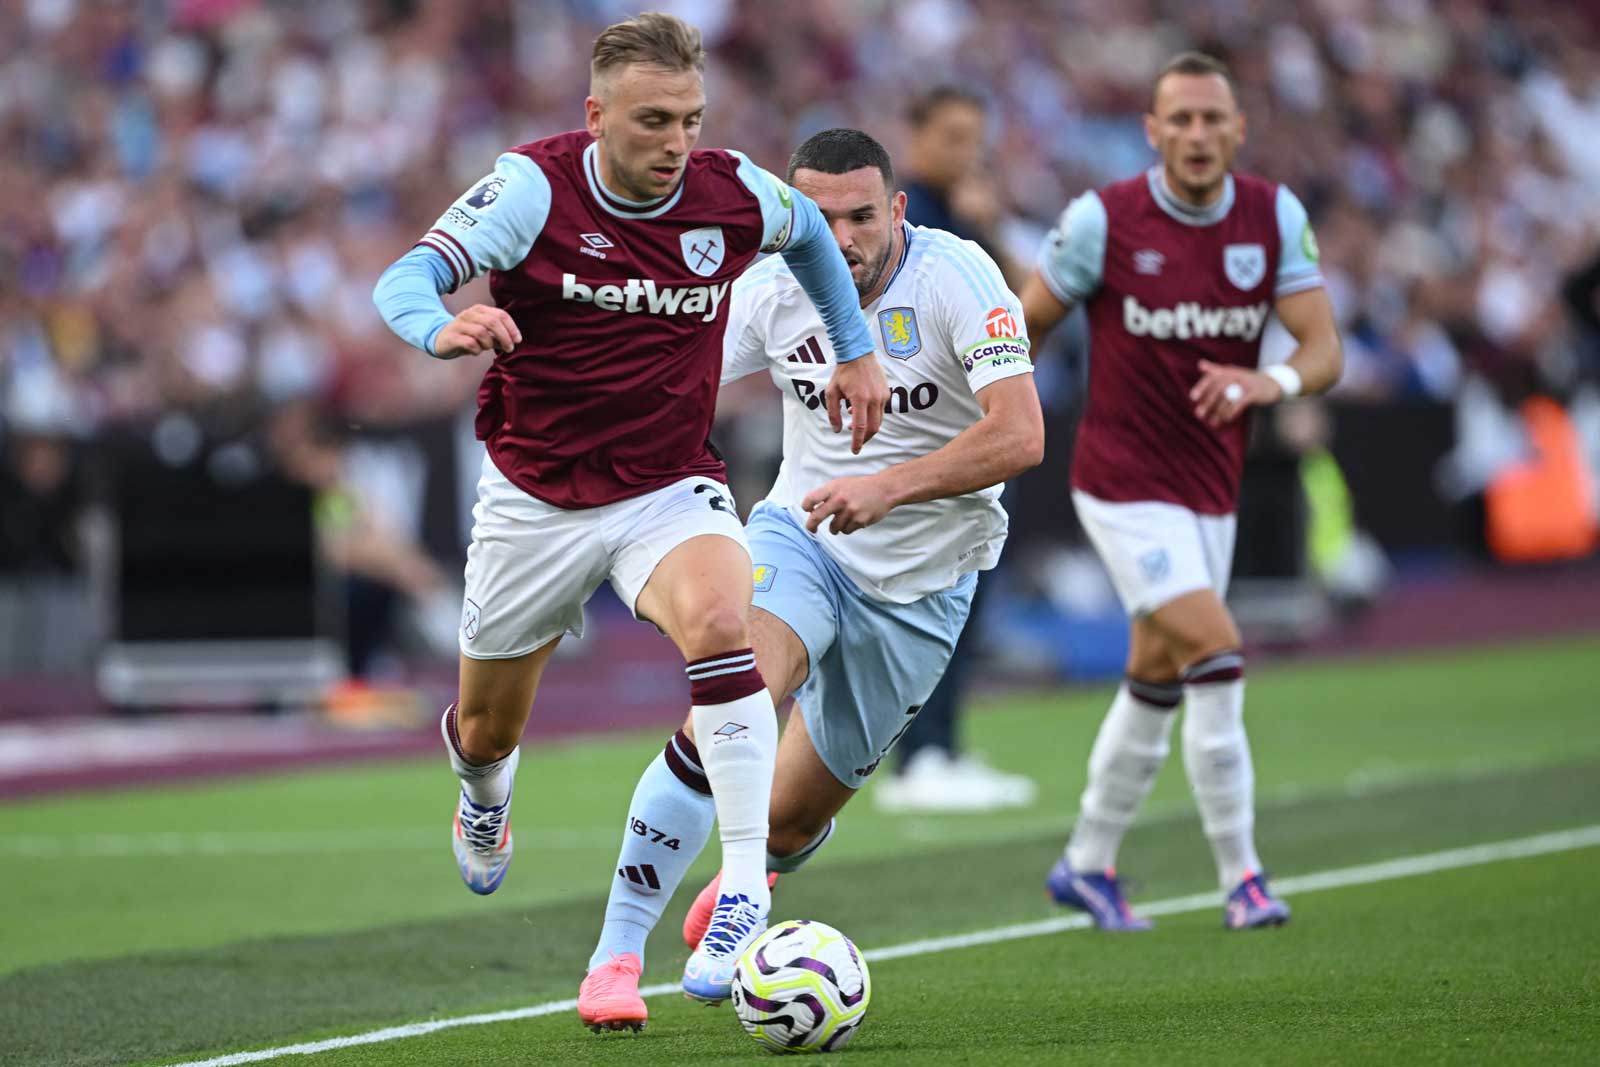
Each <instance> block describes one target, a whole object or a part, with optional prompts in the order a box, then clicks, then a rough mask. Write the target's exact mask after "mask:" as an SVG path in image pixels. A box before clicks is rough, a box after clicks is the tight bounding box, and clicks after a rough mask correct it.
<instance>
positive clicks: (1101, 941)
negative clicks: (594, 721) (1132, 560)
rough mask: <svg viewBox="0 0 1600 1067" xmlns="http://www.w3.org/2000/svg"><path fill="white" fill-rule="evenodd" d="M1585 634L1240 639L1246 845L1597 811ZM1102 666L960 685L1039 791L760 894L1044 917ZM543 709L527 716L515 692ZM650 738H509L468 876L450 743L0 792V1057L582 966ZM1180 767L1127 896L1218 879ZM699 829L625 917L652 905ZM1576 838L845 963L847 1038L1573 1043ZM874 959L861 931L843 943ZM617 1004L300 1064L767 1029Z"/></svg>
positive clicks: (1581, 985)
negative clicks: (315, 765)
mask: <svg viewBox="0 0 1600 1067" xmlns="http://www.w3.org/2000/svg"><path fill="white" fill-rule="evenodd" d="M1597 664H1600V642H1597V641H1595V640H1593V639H1589V640H1571V641H1565V642H1559V643H1550V644H1541V645H1522V646H1513V647H1506V648H1499V649H1492V650H1474V651H1471V652H1461V653H1452V654H1444V655H1431V656H1426V657H1417V658H1408V659H1404V660H1401V659H1396V660H1387V661H1372V660H1350V661H1342V662H1327V663H1318V664H1315V665H1303V666H1281V667H1277V668H1267V669H1262V670H1259V671H1257V672H1256V673H1255V675H1254V676H1253V678H1252V681H1251V685H1250V693H1249V701H1248V708H1249V717H1248V721H1249V724H1250V731H1251V742H1252V746H1253V748H1254V751H1255V757H1256V765H1257V775H1258V797H1259V801H1260V809H1261V810H1260V815H1259V818H1258V823H1259V836H1260V844H1261V850H1262V854H1263V856H1264V858H1265V859H1266V861H1267V862H1268V863H1269V864H1270V865H1271V869H1272V871H1273V873H1274V874H1275V875H1278V876H1280V877H1286V878H1287V877H1293V876H1296V875H1300V874H1305V873H1308V872H1314V871H1321V870H1327V869H1330V868H1337V867H1344V866H1348V865H1352V864H1358V863H1367V862H1372V861H1376V860H1384V859H1389V858H1393V857H1399V856H1407V855H1413V854H1416V853H1422V852H1431V851H1435V850H1438V849H1449V848H1458V847H1461V846H1465V845H1472V844H1478V843H1482V842H1489V841H1499V840H1506V839H1511V838H1517V837H1521V836H1525V835H1529V834H1536V833H1541V832H1545V831H1550V830H1559V829H1565V828H1571V827H1581V826H1588V825H1593V824H1597V823H1600V730H1597V729H1596V728H1595V726H1594V719H1593V710H1592V709H1593V698H1592V686H1593V682H1594V679H1595V677H1596V673H1595V672H1596V669H1597V668H1596V665H1597ZM1108 696H1109V691H1108V690H1107V691H1098V690H1097V691H1093V692H1075V693H1070V694H1037V695H1030V696H1024V697H1016V698H1008V699H1006V700H1004V701H1002V702H996V704H995V705H994V707H993V708H992V709H990V710H988V711H987V712H986V713H984V714H980V715H975V716H973V717H972V718H971V719H970V720H969V722H968V726H969V732H970V734H971V739H972V743H973V746H974V747H976V748H978V749H981V750H983V751H985V752H986V753H987V755H988V756H989V758H990V759H992V760H993V761H994V762H996V763H998V764H1000V765H1002V766H1005V767H1007V768H1010V769H1017V770H1024V771H1027V772H1028V773H1030V774H1032V775H1034V777H1035V778H1036V779H1038V780H1039V782H1040V785H1041V798H1040V801H1039V802H1038V804H1037V805H1036V806H1035V807H1034V808H1033V809H1031V810H1028V811H1024V812H1021V813H1015V812H1014V813H1009V814H1005V815H995V816H967V817H946V818H917V819H905V818H890V817H887V816H882V815H879V814H878V813H877V812H875V811H874V810H873V809H872V806H871V803H870V797H862V798H860V799H858V800H857V801H856V803H855V804H854V805H852V807H851V808H850V809H849V810H848V811H847V812H846V813H845V817H844V818H843V819H841V824H840V833H839V834H838V835H836V839H835V841H834V842H832V843H830V844H829V846H828V848H827V849H826V850H824V852H823V853H822V854H820V855H819V857H818V858H817V860H816V861H815V862H814V863H813V864H811V865H810V866H808V867H807V868H806V870H805V871H803V872H801V873H800V874H797V875H794V876H791V877H789V878H786V879H785V880H784V881H783V882H781V883H780V885H779V888H778V891H777V893H776V896H775V906H774V915H775V917H780V918H782V917H813V918H818V919H822V920H824V921H827V922H829V923H832V924H834V925H836V926H839V927H840V928H841V929H844V930H845V931H846V932H847V933H849V934H850V936H851V937H852V938H853V939H854V940H855V941H856V942H857V944H858V945H861V946H862V947H863V948H866V949H868V950H869V953H870V950H871V949H872V948H874V947H881V946H886V945H892V944H899V943H902V942H907V941H913V940H917V939H921V938H929V937H937V936H940V935H945V934H955V933H963V932H967V931H977V930H983V929H987V928H992V927H996V926H1002V925H1005V924H1009V923H1018V922H1027V921H1030V920H1037V919H1041V918H1047V917H1050V916H1052V915H1056V914H1059V912H1057V911H1055V910H1053V909H1052V907H1051V906H1050V905H1049V904H1048V903H1047V902H1046V901H1045V899H1044V896H1043V889H1042V878H1043V874H1044V871H1045V869H1046V868H1047V867H1048V865H1049V864H1050V862H1051V861H1052V860H1053V859H1054V857H1055V855H1056V854H1057V853H1058V851H1059V849H1060V847H1061V844H1062V841H1063V838H1064V836H1065V833H1066V830H1067V828H1068V827H1069V825H1070V820H1071V814H1072V811H1073V809H1074V807H1075V798H1076V794H1077V792H1078V791H1079V790H1080V789H1081V788H1082V782H1083V774H1084V770H1083V762H1084V759H1085V757H1086V755H1087V752H1088V747H1089V744H1090V741H1091V740H1092V737H1093V734H1094V730H1095V729H1096V728H1097V726H1098V724H1099V719H1100V715H1101V713H1102V711H1103V709H1104V706H1105V702H1106V700H1107V698H1108ZM536 713H537V712H536ZM661 740H662V737H661V736H659V735H657V734H654V733H653V734H650V735H629V736H611V737H606V738H601V739H594V740H587V741H580V742H572V743H568V744H563V745H559V746H552V747H550V748H548V749H545V750H543V751H540V752H529V753H526V754H525V757H524V760H523V765H522V769H521V771H520V774H519V785H518V796H517V841H518V853H517V859H516V861H515V863H514V864H513V866H512V870H511V873H510V875H509V876H508V878H507V882H506V884H505V886H504V887H503V888H502V889H501V891H500V892H499V893H497V894H495V895H494V896H493V897H490V898H486V899H479V898H476V897H473V896H472V895H471V894H469V893H467V892H466V890H465V889H463V888H462V887H461V886H460V885H459V882H458V881H457V879H456V876H455V873H454V867H453V863H452V861H451V859H450V856H449V847H448V844H447V843H446V833H447V826H448V818H449V812H450V806H451V804H452V798H453V794H454V786H453V781H452V779H451V777H450V774H449V771H448V769H447V768H446V767H445V766H444V763H443V760H442V759H441V760H439V761H423V762H418V763H410V764H397V765H389V766H383V767H361V768H356V769H352V770H343V771H330V770H318V771H314V772H307V773H303V774H292V775H282V776H276V777H270V778H259V779H252V780H247V781H240V782H234V783H227V784H207V785H197V786H186V787H181V788H175V789H168V790H137V791H129V792H124V793H117V794H97V795H92V796H82V797H73V798H57V799H49V800H41V801H33V802H27V803H21V804H16V805H12V806H8V807H6V808H0V871H3V872H4V875H3V880H0V900H3V906H0V924H3V934H0V1064H11V1063H17V1064H34V1063H39V1064H158V1063H173V1062H181V1061H189V1060H196V1059H201V1058H205V1057H208V1056H216V1055H224V1054H228V1053H234V1052H239V1051H242V1050H249V1049H265V1048H271V1047H277V1046H283V1045H288V1044H293V1043H296V1042H303V1041H308V1040H316V1039H320V1038H327V1037H332V1036H337V1035H342V1034H356V1033H361V1032H364V1031H370V1030H372V1029H375V1028H378V1027H383V1026H390V1025H396V1024H402V1023H407V1022H414V1021H418V1020H423V1019H429V1018H443V1017H451V1016H459V1015H466V1014H472V1013H479V1012H489V1011H495V1010H500V1009H515V1008H522V1007H526V1006H528V1005H531V1004H540V1003H547V1002H553V1001H558V1000H563V999H565V998H570V997H572V996H575V995H576V990H577V984H578V980H579V978H580V977H581V973H582V968H583V965H584V962H585V961H586V959H587V957H588V954H589V952H590V950H591V948H592V946H593V941H594V937H595V935H596V933H597V931H598V925H599V920H600V915H601V911H602V909H603V902H604V894H605V891H606V889H607V887H608V885H609V877H610V876H611V874H612V861H613V860H614V858H615V855H616V849H617V845H618V842H619V832H620V827H621V824H622V821H623V816H624V814H625V810H626V804H627V798H628V794H629V793H630V792H631V789H632V785H633V781H634V779H635V777H636V775H637V773H638V771H639V769H641V768H642V767H643V766H644V765H645V763H646V762H648V760H649V759H650V758H652V756H653V754H654V752H655V751H657V750H658V749H659V746H660V744H661ZM1179 764H1180V761H1179V760H1177V759H1176V758H1174V759H1173V760H1172V761H1170V765H1169V766H1168V768H1167V770H1166V772H1164V773H1163V775H1162V779H1161V781H1160V782H1159V783H1158V786H1157V792H1156V794H1155V795H1154V796H1153V797H1152V800H1151V803H1150V805H1149V806H1148V807H1147V815H1148V818H1147V819H1146V820H1145V822H1144V823H1142V824H1141V826H1140V827H1138V828H1136V829H1135V831H1134V832H1133V833H1132V834H1131V835H1130V837H1129V839H1128V843H1127V846H1126V847H1125V848H1124V850H1123V855H1122V870H1123V872H1124V874H1125V875H1130V876H1132V877H1133V878H1135V879H1136V880H1138V882H1139V883H1140V890H1139V893H1138V895H1137V896H1136V897H1135V903H1136V904H1137V903H1138V902H1139V901H1140V900H1146V901H1148V900H1156V899H1162V898H1169V897H1172V896H1175V895H1178V894H1193V893H1197V892H1206V891H1210V890H1214V889H1215V886H1214V882H1213V879H1212V874H1211V865H1210V860H1209V855H1208V851H1207V849H1206V846H1205V843H1204V840H1203V838H1202V836H1201V834H1200V831H1199V827H1198V824H1197V821H1196V820H1195V819H1194V817H1193V815H1192V810H1191V805H1190V804H1189V802H1188V798H1187V793H1186V788H1185V785H1184V782H1183V778H1182V769H1181V766H1180V765H1179ZM715 851H716V850H715V848H714V847H713V848H711V849H709V850H708V853H711V854H709V855H708V856H706V857H704V858H703V860H702V862H701V864H700V866H699V867H698V868H697V869H696V871H695V872H694V873H693V874H691V877H690V885H689V886H688V889H687V891H685V892H683V893H681V894H680V898H679V900H678V901H676V902H675V904H674V906H673V907H672V908H670V909H669V911H668V914H667V916H666V918H665V919H664V921H663V924H662V926H661V928H660V929H659V930H658V932H657V934H656V936H655V937H654V938H653V939H652V942H651V946H650V953H649V958H648V960H647V970H646V976H645V978H646V981H647V982H667V981H672V980H673V979H675V978H676V976H677V974H678V973H680V970H681V967H682V963H683V960H684V958H685V957H686V955H687V949H686V948H684V947H683V946H682V943H681V940H680V939H679V938H678V937H677V928H678V926H679V923H680V921H681V916H682V911H683V908H684V907H685V906H687V903H688V900H689V899H690V897H691V895H692V892H693V891H694V890H697V889H698V888H699V886H700V884H702V882H701V879H702V878H703V877H708V876H709V875H710V873H711V872H712V871H713V870H714V868H715V862H716V861H715V856H714V853H715ZM1597 875H1600V849H1594V848H1590V849H1587V850H1580V851H1574V852H1569V853H1563V854H1557V855H1548V856H1542V857H1538V858H1531V859H1524V860H1516V861H1509V862H1502V863H1496V864H1491V865H1486V866H1478V867H1471V868H1463V869H1459V870H1447V871H1440V872H1437V873H1433V874H1427V875H1422V876H1418V877H1413V878H1407V879H1403V880H1399V881H1392V882H1380V883H1374V884H1368V885H1361V886H1351V887H1347V888H1341V889H1332V890H1326V891H1322V892H1317V893H1306V894H1304V895H1301V896H1294V897H1291V898H1290V899H1291V903H1292V904H1293V905H1294V907H1295V918H1294V921H1293V922H1292V923H1291V924H1290V926H1288V927H1287V928H1285V929H1283V930H1280V931H1262V932H1257V933H1251V934H1243V935H1239V934H1225V933H1223V932H1222V931H1221V930H1220V928H1219V927H1220V902H1219V906H1218V907H1216V908H1205V909H1203V910H1200V911H1194V912H1187V913H1185V914H1179V915H1169V916H1165V917H1163V918H1161V919H1160V920H1159V921H1158V929H1157V930H1156V932H1155V933H1153V934H1150V935H1144V936H1124V937H1110V936H1105V935H1100V934H1097V933H1093V932H1074V933H1062V934H1054V935H1051V936H1047V937H1040V938H1035V939H1030V940H1023V941H1011V942H1007V943H1003V944H992V945H985V946H981V947H974V948H966V949H960V950H955V951H948V952H941V953H937V954H932V955H922V956H915V957H910V958H903V959H894V960H884V961H882V962H879V963H877V964H876V965H874V966H873V977H874V983H873V984H874V1001H873V1006H872V1008H871V1010H870V1012H869V1015H868V1020H867V1023H866V1025H865V1027H864V1028H863V1031H862V1033H861V1034H860V1035H859V1036H858V1037H857V1039H856V1040H855V1042H854V1043H853V1044H852V1045H851V1046H850V1047H849V1048H848V1049H847V1050H845V1051H844V1052H842V1053H840V1054H838V1055H837V1056H836V1057H832V1059H837V1060H843V1061H844V1062H849V1063H857V1062H859V1063H861V1064H867V1063H877V1062H883V1063H929V1062H950V1063H960V1062H974V1063H976V1062H983V1063H1039V1062H1052V1063H1053V1062H1074V1061H1082V1062H1104V1061H1108V1060H1109V1061H1111V1062H1119V1063H1122V1062H1126V1063H1143V1062H1173V1061H1178V1062H1212V1061H1220V1060H1222V1059H1224V1058H1226V1059H1227V1060H1229V1061H1231V1062H1237V1061H1238V1060H1239V1059H1240V1058H1241V1057H1243V1058H1247V1059H1267V1058H1270V1059H1274V1060H1279V1061H1283V1062H1350V1061H1353V1060H1367V1061H1387V1062H1401V1061H1404V1062H1413V1061H1415V1062H1472V1061H1478V1060H1497V1061H1524V1060H1533V1059H1535V1058H1537V1059H1538V1060H1540V1061H1554V1062H1586V1061H1589V1062H1592V1059H1591V1058H1592V1056H1593V1050H1594V1049H1595V1048H1597V1047H1600V1008H1597V1005H1600V964H1597V963H1596V955H1597V954H1596V953H1595V952H1594V946H1595V945H1596V944H1600V916H1597V914H1596V910H1597V909H1596V907H1595V905H1596V904H1597V903H1600V897H1597V895H1596V891H1595V890H1594V888H1593V886H1594V884H1595V881H1596V876H1597ZM869 962H871V961H870V955H869ZM650 1009H651V1024H650V1028H649V1029H648V1030H647V1031H646V1033H645V1034H644V1035H642V1036H638V1037H635V1036H633V1035H620V1034H605V1035H601V1036H598V1037H597V1036H594V1035H591V1034H589V1033H588V1032H587V1031H585V1030H583V1029H581V1028H580V1027H579V1025H578V1023H577V1020H576V1016H575V1014H574V1013H572V1012H570V1011H569V1010H561V1011H556V1012H554V1013H553V1014H550V1015H548V1016H545V1017H540V1018H533V1019H519V1020H516V1021H509V1022H502V1023H497V1024H492V1025H481V1026H471V1027H462V1028H459V1029H453V1030H448V1031H442V1032H439V1033H436V1034H432V1035H429V1036H425V1037H415V1038H408V1039H404V1040H396V1041H388V1042H384V1043H380V1044H373V1045H367V1046H361V1047H353V1048H346V1049H339V1050H336V1051H329V1052H323V1053H320V1054H318V1055H316V1056H315V1057H312V1058H310V1059H304V1058H300V1057H295V1058H294V1059H293V1060H290V1061H288V1062H300V1063H312V1064H330V1065H340V1067H343V1065H347V1064H377V1063H383V1064H394V1063H418V1064H423V1063H426V1064H450V1063H499V1062H506V1063H511V1062H516V1063H581V1062H619V1061H631V1062H639V1063H649V1064H661V1063H668V1064H670V1063H691V1062H692V1063H705V1062H718V1061H721V1060H734V1059H739V1060H747V1059H750V1058H752V1057H754V1056H757V1055H760V1053H759V1052H758V1050H757V1049H756V1046H755V1045H754V1044H752V1043H751V1042H750V1041H749V1039H748V1038H746V1037H745V1036H744V1035H743V1033H742V1032H741V1031H740V1030H739V1029H738V1027H737V1024H736V1023H735V1022H734V1020H733V1019H732V1016H731V1013H730V1012H728V1011H726V1010H707V1009H704V1008H700V1007H698V1006H696V1005H691V1004H689V1003H687V1002H685V1001H682V1000H681V999H679V998H676V997H670V996H668V997H657V998H653V999H652V1000H651V1001H650Z"/></svg>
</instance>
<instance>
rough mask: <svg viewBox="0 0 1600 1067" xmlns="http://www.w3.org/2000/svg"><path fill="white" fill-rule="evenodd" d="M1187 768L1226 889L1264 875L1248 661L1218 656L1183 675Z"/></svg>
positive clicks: (1232, 655) (1234, 654) (1226, 653)
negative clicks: (1248, 726) (1247, 725)
mask: <svg viewBox="0 0 1600 1067" xmlns="http://www.w3.org/2000/svg"><path fill="white" fill-rule="evenodd" d="M1183 681H1184V696H1185V699H1186V707H1185V712H1184V720H1183V765H1184V769H1185V770H1186V771H1188V773H1189V787H1190V788H1191V789H1192V790H1193V791H1194V799H1195V804H1196V805H1197V806H1198V807H1199V809H1200V820H1201V822H1202V824H1203V825H1204V826H1205V831H1206V837H1207V838H1208V839H1210V841H1211V852H1212V855H1213V856H1214V857H1215V858H1216V861H1217V880H1218V881H1219V882H1220V883H1221V885H1222V888H1223V890H1224V891H1228V890H1231V889H1233V888H1234V887H1235V886H1237V885H1238V884H1239V883H1240V882H1241V881H1243V880H1244V878H1245V876H1246V875H1248V874H1252V873H1255V874H1259V873H1260V871H1261V859H1260V857H1259V856H1257V855H1256V846H1255V768H1254V767H1253V765H1252V764H1251V762H1250V742H1249V740H1248V739H1247V738H1246V737H1245V732H1244V657H1243V656H1242V655H1241V654H1240V653H1239V652H1237V651H1233V650H1229V651H1224V652H1218V653H1216V654H1215V655H1211V656H1208V657H1206V658H1205V659H1204V660H1201V661H1200V662H1199V663H1196V664H1194V665H1193V666H1191V667H1190V668H1189V669H1188V670H1186V671H1184V673H1183Z"/></svg>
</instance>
